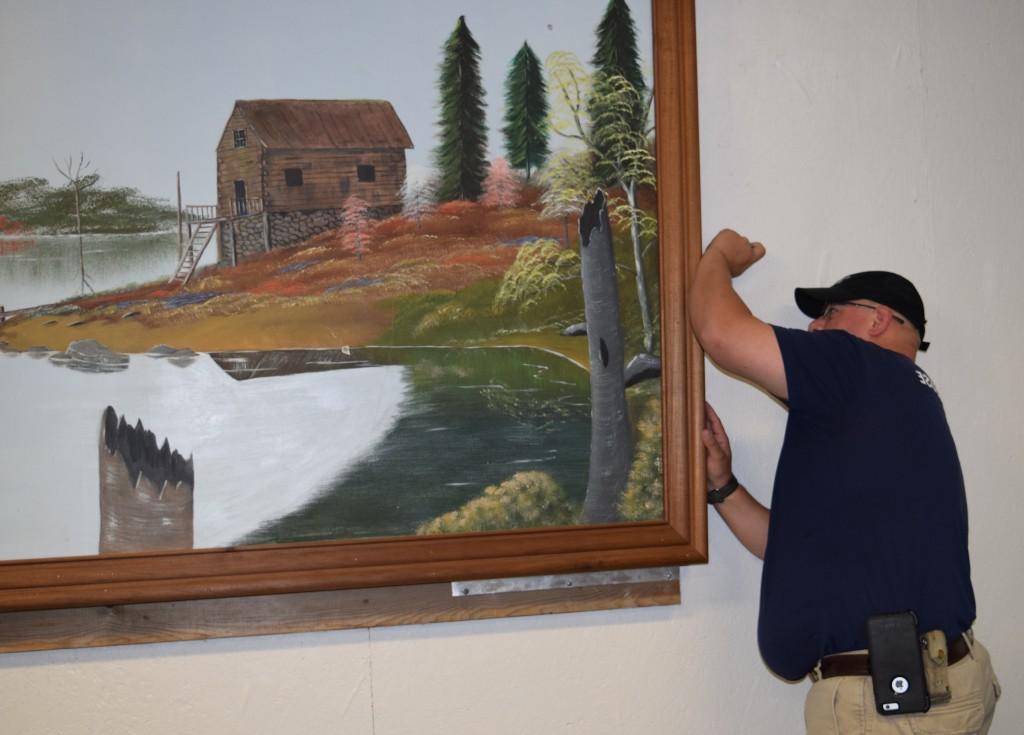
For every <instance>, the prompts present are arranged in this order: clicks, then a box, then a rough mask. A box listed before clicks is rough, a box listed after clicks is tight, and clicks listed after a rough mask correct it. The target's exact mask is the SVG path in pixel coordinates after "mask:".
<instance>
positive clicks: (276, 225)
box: [220, 206, 401, 265]
mask: <svg viewBox="0 0 1024 735" xmlns="http://www.w3.org/2000/svg"><path fill="white" fill-rule="evenodd" d="M400 211H401V206H394V207H377V208H374V209H371V210H370V216H371V217H373V218H375V219H382V218H384V217H389V216H391V215H393V214H397V213H398V212H400ZM343 222H344V210H342V209H341V208H337V209H311V210H303V211H296V212H268V213H266V214H254V215H250V216H248V217H239V218H237V219H234V220H231V221H230V222H224V223H223V224H222V225H221V228H222V229H221V234H220V238H221V240H220V242H221V247H220V254H221V257H220V265H232V263H234V262H239V261H242V260H245V259H246V258H251V257H252V256H254V255H258V254H259V253H264V252H267V250H268V249H273V248H286V247H290V246H292V245H299V244H301V243H303V242H305V241H306V240H308V239H309V238H311V237H313V236H314V235H319V234H320V233H321V232H326V231H328V230H335V229H338V228H340V227H341V226H342V224H343ZM267 224H269V226H270V236H269V237H267V236H266V234H265V232H264V228H265V226H266V225H267ZM268 244H269V248H268Z"/></svg>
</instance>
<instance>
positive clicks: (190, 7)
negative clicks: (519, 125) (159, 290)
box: [0, 0, 652, 204]
mask: <svg viewBox="0 0 1024 735" xmlns="http://www.w3.org/2000/svg"><path fill="white" fill-rule="evenodd" d="M605 5H606V0H517V1H516V2H514V3H509V2H501V1H492V0H472V1H470V0H430V2H423V1H422V0H415V1H410V0H376V2H357V1H356V0H330V1H322V0H304V1H303V2H299V3H294V4H288V3H285V2H282V1H281V0H277V1H263V0H247V1H246V2H241V1H240V0H212V1H211V0H198V1H197V0H181V1H178V0H176V1H175V2H167V1H166V0H160V1H155V0H88V1H87V0H0V180H7V179H13V178H19V177H23V176H42V177H44V178H47V179H49V180H50V181H51V183H56V179H58V178H59V176H58V175H57V174H56V171H55V170H54V167H53V163H52V159H54V158H57V159H58V160H60V159H62V158H64V159H66V157H67V156H68V154H74V155H75V156H76V157H77V155H78V153H79V151H82V152H84V153H85V155H86V157H87V158H89V159H91V160H92V162H93V164H94V165H93V170H97V171H99V172H100V174H101V175H102V177H103V183H104V184H105V185H107V186H115V185H116V186H132V187H135V188H137V189H139V190H141V191H142V192H143V193H145V194H147V195H149V196H157V197H162V198H166V199H168V200H171V201H173V200H174V197H175V194H174V180H175V172H176V171H179V170H180V171H181V175H182V185H183V190H184V199H185V202H186V203H189V204H213V203H214V200H215V184H216V181H215V176H216V161H215V149H216V146H217V141H218V140H219V138H220V134H221V132H222V131H223V129H224V124H225V122H226V121H227V118H228V115H229V114H230V112H231V109H232V106H233V104H234V101H235V100H236V99H272V98H308V99H387V100H390V101H391V102H392V104H393V105H394V107H395V110H396V111H397V112H398V115H399V117H400V118H401V119H402V121H403V123H404V124H405V126H406V129H407V130H408V131H409V135H410V136H411V137H412V141H413V144H414V145H415V149H414V150H411V151H408V161H409V166H410V174H411V175H418V174H422V173H423V172H424V171H425V170H426V169H427V167H429V165H430V160H431V150H432V148H433V147H434V145H435V144H436V138H435V134H436V130H435V123H436V119H437V105H438V92H437V88H436V84H437V76H438V71H437V68H438V63H439V61H440V59H441V47H442V46H443V44H444V42H445V40H446V39H447V37H448V36H449V34H450V33H451V31H452V30H453V28H454V27H455V23H456V21H457V20H458V17H459V16H460V15H463V14H464V15H465V16H466V23H467V25H468V26H469V28H470V30H471V31H472V33H473V35H474V37H475V38H476V40H477V42H478V43H479V44H480V47H481V74H482V76H483V81H484V86H485V88H486V90H487V106H488V107H487V112H488V124H489V127H490V131H489V136H490V139H489V142H490V157H491V158H494V157H497V156H500V155H503V154H504V151H503V148H502V146H503V141H502V136H501V126H502V124H503V123H502V114H503V107H504V80H505V75H506V74H507V71H508V64H509V62H510V61H511V59H512V57H513V55H514V54H515V52H516V51H517V50H518V49H519V47H520V46H521V45H522V43H523V41H527V42H529V44H530V46H531V47H532V48H533V50H534V51H535V52H536V54H537V55H538V56H539V57H540V58H541V60H543V59H545V58H546V57H547V55H548V54H550V53H551V52H552V51H556V50H565V51H573V52H575V53H576V54H577V55H578V56H579V57H580V58H581V59H582V60H584V61H585V62H589V60H590V58H591V57H592V55H593V52H594V30H595V28H596V27H597V24H598V22H599V21H600V18H601V15H602V13H603V12H604V8H605ZM630 8H631V10H632V12H633V17H634V20H635V21H636V23H637V27H638V30H639V33H640V48H641V54H642V57H643V63H644V65H645V69H647V70H648V74H649V72H650V68H651V64H652V62H651V52H650V49H651V21H650V4H649V2H647V0H632V1H631V2H630ZM556 146H557V144H556Z"/></svg>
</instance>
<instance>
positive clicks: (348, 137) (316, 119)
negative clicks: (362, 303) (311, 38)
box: [217, 100, 413, 263]
mask: <svg viewBox="0 0 1024 735" xmlns="http://www.w3.org/2000/svg"><path fill="white" fill-rule="evenodd" d="M412 147H413V145H412V141H411V140H410V139H409V134H408V132H406V130H405V126H404V125H403V124H402V121H401V120H399V118H398V115H397V114H396V113H395V110H394V108H393V107H392V106H391V103H390V102H387V101H384V100H238V101H237V102H235V107H234V110H233V111H232V113H231V116H230V117H229V118H228V121H227V124H226V125H225V126H224V132H223V134H222V135H221V139H220V143H219V145H218V146H217V212H218V215H219V217H222V218H223V217H227V218H229V219H228V220H227V223H228V224H229V225H230V226H227V227H224V226H222V228H221V233H220V252H219V260H220V261H221V262H228V263H230V262H237V260H239V259H242V258H244V257H245V256H247V255H251V254H253V253H255V252H260V251H264V250H269V249H271V248H275V247H285V246H288V245H293V244H296V243H298V242H301V241H303V240H305V239H306V238H308V237H310V236H312V235H315V234H317V233H319V232H323V231H324V230H327V229H330V228H333V227H339V226H340V225H341V217H342V207H343V206H344V203H345V200H346V199H348V197H350V196H357V197H359V198H360V199H363V200H364V201H366V202H367V203H368V204H369V205H370V208H371V211H372V212H373V213H374V214H376V215H377V216H386V215H389V214H393V213H396V212H398V211H400V210H401V206H402V201H401V188H402V184H403V183H404V182H405V173H406V164H405V151H406V149H408V148H412Z"/></svg>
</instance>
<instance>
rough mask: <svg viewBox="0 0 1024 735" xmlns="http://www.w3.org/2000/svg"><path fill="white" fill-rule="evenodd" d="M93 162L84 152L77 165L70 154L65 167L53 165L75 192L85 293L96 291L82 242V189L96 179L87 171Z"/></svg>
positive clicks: (82, 286) (80, 261)
mask: <svg viewBox="0 0 1024 735" xmlns="http://www.w3.org/2000/svg"><path fill="white" fill-rule="evenodd" d="M91 164H92V161H86V160H85V154H84V153H80V154H79V156H78V164H77V165H75V162H74V159H73V158H72V157H71V156H68V161H67V165H66V166H65V168H61V167H60V164H58V163H57V162H56V161H54V162H53V165H54V166H55V167H56V168H57V173H59V174H60V175H61V176H63V177H64V178H65V179H67V180H68V186H70V187H71V189H72V190H73V191H74V192H75V232H76V233H77V234H78V265H79V270H80V273H81V289H82V293H83V294H84V293H85V289H87V288H88V289H89V290H90V291H95V289H93V287H92V284H91V283H89V279H88V278H87V277H86V275H85V245H84V244H83V243H82V191H83V190H85V189H87V188H88V187H90V186H92V185H93V184H94V183H95V181H96V179H95V177H90V176H89V175H88V173H87V172H88V170H89V166H90V165H91ZM90 178H91V181H90Z"/></svg>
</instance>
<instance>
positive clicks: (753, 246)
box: [750, 242, 767, 263]
mask: <svg viewBox="0 0 1024 735" xmlns="http://www.w3.org/2000/svg"><path fill="white" fill-rule="evenodd" d="M750 250H751V252H752V253H753V258H752V259H751V261H750V262H751V263H756V262H757V261H759V260H760V259H761V258H763V257H764V254H765V253H766V252H767V251H766V250H765V249H764V245H762V244H761V243H759V242H752V243H750Z"/></svg>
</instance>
